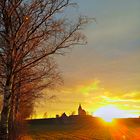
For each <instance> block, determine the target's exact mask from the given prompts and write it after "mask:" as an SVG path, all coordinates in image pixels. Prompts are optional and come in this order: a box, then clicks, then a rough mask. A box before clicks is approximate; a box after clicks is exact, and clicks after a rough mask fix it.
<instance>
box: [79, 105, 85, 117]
mask: <svg viewBox="0 0 140 140" xmlns="http://www.w3.org/2000/svg"><path fill="white" fill-rule="evenodd" d="M78 115H79V116H83V115H86V111H85V110H83V109H82V107H81V104H79V107H78Z"/></svg>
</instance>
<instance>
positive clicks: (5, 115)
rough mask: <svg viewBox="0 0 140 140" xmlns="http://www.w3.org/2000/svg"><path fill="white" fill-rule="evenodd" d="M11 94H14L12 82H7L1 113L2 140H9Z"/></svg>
mask: <svg viewBox="0 0 140 140" xmlns="http://www.w3.org/2000/svg"><path fill="white" fill-rule="evenodd" d="M11 93H12V84H11V80H7V82H6V86H5V90H4V99H3V108H2V112H1V129H0V131H1V132H0V140H8V133H9V132H8V125H9V124H8V121H9V113H10V102H11Z"/></svg>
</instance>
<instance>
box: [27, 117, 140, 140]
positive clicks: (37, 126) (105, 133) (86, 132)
mask: <svg viewBox="0 0 140 140" xmlns="http://www.w3.org/2000/svg"><path fill="white" fill-rule="evenodd" d="M28 134H29V135H28V136H26V138H25V139H26V140H140V123H139V121H136V122H135V121H132V120H127V121H122V120H119V121H114V122H113V123H105V122H103V121H98V120H95V121H90V122H81V123H78V124H45V122H44V124H43V123H39V122H38V123H32V124H29V131H28Z"/></svg>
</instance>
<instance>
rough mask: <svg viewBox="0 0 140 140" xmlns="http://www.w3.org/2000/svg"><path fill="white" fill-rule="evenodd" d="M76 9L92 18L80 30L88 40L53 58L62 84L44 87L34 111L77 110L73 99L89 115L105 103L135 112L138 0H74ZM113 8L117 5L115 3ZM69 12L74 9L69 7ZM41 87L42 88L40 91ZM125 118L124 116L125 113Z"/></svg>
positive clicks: (139, 98)
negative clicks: (49, 87) (63, 54)
mask: <svg viewBox="0 0 140 140" xmlns="http://www.w3.org/2000/svg"><path fill="white" fill-rule="evenodd" d="M77 1H78V2H79V9H78V10H77V9H76V10H75V12H76V13H82V14H84V15H88V16H89V17H95V18H96V20H97V22H96V23H91V24H90V25H89V26H87V27H86V28H85V30H84V33H85V34H86V36H87V40H88V45H87V46H85V47H83V46H79V47H77V48H75V49H73V50H72V51H70V50H69V53H67V55H66V56H59V57H56V60H57V62H58V65H59V69H60V71H61V72H62V75H63V78H64V86H63V87H61V89H59V90H56V91H50V92H48V93H47V95H48V96H52V95H55V97H56V98H53V100H49V101H48V100H47V99H44V101H40V102H41V103H40V104H39V105H38V107H36V110H37V112H38V113H37V114H38V116H39V117H42V116H43V114H44V112H48V117H51V116H55V114H62V113H63V112H66V113H67V114H70V113H71V112H72V111H77V108H78V105H79V103H81V104H82V106H83V108H85V109H86V110H87V111H88V112H89V113H90V114H92V113H93V114H94V112H95V111H97V110H98V109H99V108H101V107H103V106H106V105H115V106H116V107H117V108H119V109H121V110H126V111H128V112H129V114H132V117H133V116H135V114H136V115H139V114H140V84H139V83H140V63H139V62H140V55H139V54H140V30H139V27H140V19H139V16H140V14H139V13H140V1H137V0H133V1H131V0H123V1H122V0H117V1H112V0H106V1H104V0H100V1H97V0H86V1H85V0H77ZM118 7H119V8H118ZM73 12H74V11H73ZM44 92H46V91H44ZM126 117H127V116H126Z"/></svg>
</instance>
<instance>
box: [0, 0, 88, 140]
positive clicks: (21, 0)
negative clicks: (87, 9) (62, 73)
mask: <svg viewBox="0 0 140 140" xmlns="http://www.w3.org/2000/svg"><path fill="white" fill-rule="evenodd" d="M72 4H73V3H71V1H70V0H32V1H26V0H1V1H0V87H1V88H0V92H1V93H2V95H3V107H2V112H1V132H0V133H1V135H0V139H1V140H8V139H11V140H12V137H10V135H9V137H8V134H10V131H11V125H10V123H11V120H13V116H14V115H15V114H16V113H17V112H18V110H20V108H21V107H20V106H21V105H22V104H23V103H25V102H26V103H27V100H28V99H29V100H28V101H31V102H30V104H32V101H34V98H33V99H32V97H34V96H36V95H35V93H36V92H38V90H39V91H40V90H41V89H43V88H45V87H48V86H49V84H50V85H51V86H53V85H54V84H55V83H54V82H49V80H50V81H51V79H52V80H53V79H55V80H56V79H57V78H56V75H57V74H56V75H54V72H52V71H53V67H52V68H51V67H49V69H48V64H49V62H50V61H49V60H50V59H51V58H52V59H53V54H63V53H64V52H63V49H64V48H69V47H71V46H73V45H77V44H81V43H84V41H85V38H84V36H83V35H82V34H81V33H80V32H79V29H81V26H82V25H84V24H85V23H87V21H88V20H87V19H86V18H79V19H78V21H77V22H75V23H74V24H72V23H71V22H70V21H69V20H67V19H64V18H63V16H61V14H62V13H63V12H64V10H65V8H67V7H68V6H70V5H72ZM81 41H82V42H81ZM50 64H52V62H50ZM50 71H51V72H52V73H51V72H50ZM48 73H51V74H50V75H49V74H48ZM46 77H47V80H48V84H44V83H43V84H41V83H42V80H44V78H46ZM27 93H31V94H27ZM30 98H31V100H30ZM24 106H26V108H28V105H27V104H26V105H25V104H24ZM31 109H32V108H31ZM15 112H16V113H15ZM29 112H30V111H29ZM26 113H27V112H26ZM27 114H28V113H27ZM20 115H21V114H20ZM11 116H12V117H11ZM27 116H28V115H27ZM9 126H10V127H9ZM8 128H9V130H8Z"/></svg>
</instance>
